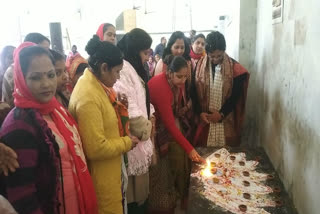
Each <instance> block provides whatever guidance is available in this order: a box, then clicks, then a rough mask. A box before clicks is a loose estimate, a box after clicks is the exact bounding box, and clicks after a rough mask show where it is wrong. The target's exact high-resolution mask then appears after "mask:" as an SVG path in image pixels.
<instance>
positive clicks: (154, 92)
mask: <svg viewBox="0 0 320 214" xmlns="http://www.w3.org/2000/svg"><path fill="white" fill-rule="evenodd" d="M148 86H149V92H150V101H151V103H152V104H153V106H154V108H155V110H156V111H157V113H158V114H159V116H160V119H161V121H162V122H163V124H164V126H165V127H166V129H167V130H168V132H169V133H170V134H171V136H172V137H173V138H174V139H175V140H176V142H177V143H179V144H180V146H181V147H182V148H183V149H184V150H185V151H186V153H187V154H189V153H190V152H191V150H193V147H192V145H191V144H190V143H189V141H188V140H187V139H186V138H185V137H184V136H183V134H182V133H181V131H180V130H179V129H178V128H177V126H176V123H175V118H174V115H173V111H172V103H173V94H172V91H171V88H170V86H169V83H168V80H167V78H166V74H165V72H162V73H161V74H159V75H157V76H155V77H153V78H152V79H151V80H150V81H149V82H148Z"/></svg>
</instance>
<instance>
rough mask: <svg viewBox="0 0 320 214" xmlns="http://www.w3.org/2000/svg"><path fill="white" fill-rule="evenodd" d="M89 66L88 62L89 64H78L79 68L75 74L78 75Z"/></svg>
mask: <svg viewBox="0 0 320 214" xmlns="http://www.w3.org/2000/svg"><path fill="white" fill-rule="evenodd" d="M87 67H88V64H87V63H80V64H79V65H78V68H77V70H76V73H75V75H77V74H82V73H83V72H84V70H85V69H86V68H87Z"/></svg>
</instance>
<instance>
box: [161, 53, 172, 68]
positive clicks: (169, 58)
mask: <svg viewBox="0 0 320 214" xmlns="http://www.w3.org/2000/svg"><path fill="white" fill-rule="evenodd" d="M173 59H174V56H173V55H172V54H170V55H167V56H166V57H165V58H164V60H163V63H164V64H166V65H170V64H171V62H172V60H173Z"/></svg>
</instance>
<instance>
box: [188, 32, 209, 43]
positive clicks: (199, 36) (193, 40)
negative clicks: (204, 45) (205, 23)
mask: <svg viewBox="0 0 320 214" xmlns="http://www.w3.org/2000/svg"><path fill="white" fill-rule="evenodd" d="M199 38H202V39H204V40H206V37H205V36H204V35H203V34H202V33H200V34H198V35H196V36H195V37H194V38H193V39H192V41H191V42H192V43H194V42H195V41H196V40H197V39H199Z"/></svg>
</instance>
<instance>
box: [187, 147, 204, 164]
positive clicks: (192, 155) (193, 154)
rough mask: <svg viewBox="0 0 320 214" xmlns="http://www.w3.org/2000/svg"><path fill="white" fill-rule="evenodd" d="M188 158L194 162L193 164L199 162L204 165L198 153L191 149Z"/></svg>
mask: <svg viewBox="0 0 320 214" xmlns="http://www.w3.org/2000/svg"><path fill="white" fill-rule="evenodd" d="M189 158H190V159H191V160H192V161H194V162H201V163H205V162H206V161H205V160H204V159H203V158H202V157H201V156H200V155H199V154H198V152H197V151H196V150H195V149H193V150H192V151H191V152H190V153H189Z"/></svg>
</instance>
